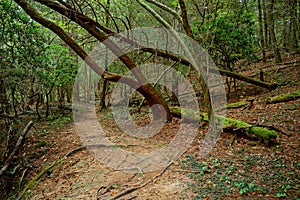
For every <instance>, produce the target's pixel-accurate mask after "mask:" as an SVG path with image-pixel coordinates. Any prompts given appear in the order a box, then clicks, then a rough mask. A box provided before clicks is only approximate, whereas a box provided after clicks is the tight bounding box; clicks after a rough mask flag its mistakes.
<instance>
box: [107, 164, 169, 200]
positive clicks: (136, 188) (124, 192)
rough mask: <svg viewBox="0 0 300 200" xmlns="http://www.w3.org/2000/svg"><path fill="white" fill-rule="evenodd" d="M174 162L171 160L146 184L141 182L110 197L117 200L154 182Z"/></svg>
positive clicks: (111, 199) (110, 199)
mask: <svg viewBox="0 0 300 200" xmlns="http://www.w3.org/2000/svg"><path fill="white" fill-rule="evenodd" d="M172 164H174V162H173V161H171V162H169V164H168V165H167V166H166V167H165V168H164V169H163V170H162V171H161V172H160V173H159V174H157V175H156V176H154V177H153V178H152V179H150V180H148V181H147V182H145V183H144V184H141V185H139V186H135V187H131V188H128V189H126V190H123V191H122V192H120V193H118V194H116V195H115V196H113V197H111V198H109V200H115V199H118V198H120V197H122V196H124V195H126V194H129V193H132V192H134V191H135V190H138V189H140V188H143V187H145V186H146V185H148V184H149V183H151V182H153V181H154V180H155V179H157V178H158V177H159V176H161V175H162V174H163V173H165V171H167V169H168V168H169V167H170V166H171V165H172Z"/></svg>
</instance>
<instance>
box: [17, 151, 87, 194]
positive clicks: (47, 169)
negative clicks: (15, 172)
mask: <svg viewBox="0 0 300 200" xmlns="http://www.w3.org/2000/svg"><path fill="white" fill-rule="evenodd" d="M83 148H85V146H81V147H78V148H76V149H73V150H71V151H69V152H68V153H66V154H65V155H64V156H63V157H62V158H61V159H58V160H56V161H54V162H53V163H52V164H51V165H50V166H48V167H46V168H44V169H43V170H42V171H41V172H40V173H38V174H37V175H36V176H35V177H33V179H31V181H29V183H28V184H27V185H26V186H25V187H24V189H23V190H22V191H21V192H20V193H19V195H18V197H17V200H19V199H21V198H22V196H23V195H24V194H25V193H26V191H27V190H30V189H32V188H33V187H34V186H36V184H37V181H38V180H39V179H40V178H41V177H42V176H43V175H44V174H45V173H47V172H48V171H50V170H52V169H53V168H54V167H55V166H56V165H58V164H59V163H61V162H62V161H63V160H64V159H66V158H67V157H68V156H70V155H72V154H73V153H75V152H78V151H80V150H81V149H83Z"/></svg>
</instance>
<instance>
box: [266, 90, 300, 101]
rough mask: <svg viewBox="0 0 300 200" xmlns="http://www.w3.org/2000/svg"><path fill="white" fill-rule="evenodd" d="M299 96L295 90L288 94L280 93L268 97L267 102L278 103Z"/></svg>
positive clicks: (299, 92)
mask: <svg viewBox="0 0 300 200" xmlns="http://www.w3.org/2000/svg"><path fill="white" fill-rule="evenodd" d="M299 98H300V91H295V92H292V93H289V94H281V95H278V96H274V97H269V98H268V99H267V103H279V102H284V101H291V100H296V99H299Z"/></svg>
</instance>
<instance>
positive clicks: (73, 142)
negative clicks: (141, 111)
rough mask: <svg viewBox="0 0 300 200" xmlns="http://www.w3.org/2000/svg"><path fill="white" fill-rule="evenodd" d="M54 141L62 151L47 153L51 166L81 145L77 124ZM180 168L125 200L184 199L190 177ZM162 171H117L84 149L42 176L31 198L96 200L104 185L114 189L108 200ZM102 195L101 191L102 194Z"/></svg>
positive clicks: (175, 167) (171, 170)
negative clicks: (131, 198)
mask: <svg viewBox="0 0 300 200" xmlns="http://www.w3.org/2000/svg"><path fill="white" fill-rule="evenodd" d="M55 141H56V146H57V147H60V148H53V149H51V150H50V152H49V153H48V160H49V163H50V160H54V159H56V158H58V157H61V156H63V155H64V153H65V152H68V151H70V150H71V149H75V148H76V147H78V146H80V145H81V141H80V138H79V137H78V135H77V134H76V129H75V127H74V125H69V126H68V127H67V128H66V129H65V130H64V131H61V132H60V137H59V138H56V139H55ZM154 146H155V144H154ZM63 148H64V149H63ZM51 155H52V156H51ZM51 157H52V158H51ZM179 169H180V166H178V165H176V164H175V165H172V166H171V167H170V168H169V169H168V170H167V171H166V172H165V173H164V174H163V175H162V176H160V177H159V178H157V179H156V180H154V182H153V183H150V184H148V185H147V186H145V187H144V188H141V189H139V190H137V191H136V192H133V193H132V194H130V195H126V196H125V197H126V198H123V199H130V197H136V198H135V199H179V198H180V197H181V196H182V197H183V195H184V194H185V191H184V190H185V188H186V186H187V185H186V182H187V181H188V178H187V176H186V175H184V174H183V173H181V172H178V170H179ZM176 171H177V172H176ZM159 172H160V170H157V171H154V172H151V173H141V172H139V171H138V170H133V171H130V172H129V171H115V170H114V169H112V168H109V167H107V166H105V165H103V164H102V163H101V162H100V161H99V160H97V159H96V158H95V157H94V156H93V155H92V154H91V153H89V152H88V150H86V149H84V150H81V151H79V152H77V153H75V154H73V155H72V156H70V157H68V158H67V159H66V160H65V161H64V162H63V164H61V165H60V166H57V167H56V168H55V169H54V170H53V171H52V173H51V174H50V175H47V176H45V177H43V178H42V179H41V180H40V182H39V184H38V185H37V186H36V187H35V188H34V189H33V190H32V191H31V195H30V196H31V197H32V198H33V199H96V194H97V190H98V189H99V188H100V187H101V186H105V187H106V186H112V189H111V191H110V192H108V193H107V194H105V195H104V196H103V197H104V198H103V199H106V198H108V197H110V196H113V195H116V194H117V193H118V192H120V191H122V190H125V189H127V188H129V187H132V186H137V184H140V183H143V182H146V181H148V180H150V179H151V178H152V177H154V176H155V175H156V174H158V173H159ZM101 192H102V191H99V193H101ZM99 195H100V194H99ZM105 197H106V198H105ZM120 199H122V198H120Z"/></svg>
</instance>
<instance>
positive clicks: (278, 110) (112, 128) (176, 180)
mask: <svg viewBox="0 0 300 200" xmlns="http://www.w3.org/2000/svg"><path fill="white" fill-rule="evenodd" d="M290 63H296V64H293V65H291V64H290ZM299 63H300V59H299V57H298V58H291V59H289V60H286V61H285V62H284V63H281V64H280V65H271V64H270V66H269V67H268V68H267V69H268V70H267V71H266V72H265V77H266V78H267V80H268V81H272V80H273V81H276V82H280V83H284V85H282V86H280V87H278V88H277V89H276V90H274V91H268V90H265V89H261V88H258V87H254V86H251V85H248V84H244V83H238V86H239V87H238V89H237V91H235V92H234V93H232V97H231V99H230V102H238V101H241V100H244V99H248V98H250V97H253V98H254V102H253V105H252V106H251V107H250V108H245V107H243V108H235V109H227V117H231V118H234V119H239V120H242V121H245V122H248V123H251V124H263V125H268V126H276V127H280V129H282V130H284V133H278V138H277V139H276V142H275V143H274V144H269V145H266V144H262V143H261V142H260V141H256V140H253V139H251V138H248V137H247V136H245V135H243V134H242V133H239V132H238V131H237V132H223V133H222V134H221V136H220V137H219V139H218V141H217V144H216V145H215V147H214V148H213V150H212V151H211V152H210V153H209V154H208V155H207V156H206V157H205V158H203V159H197V150H198V148H199V145H200V144H199V140H200V139H201V137H203V132H205V130H199V136H198V137H197V138H196V139H195V141H194V143H193V145H192V147H191V148H190V149H189V150H188V151H187V152H186V153H185V154H184V155H183V156H182V157H181V158H180V159H179V160H177V161H176V162H174V164H172V165H171V166H169V167H168V168H167V169H166V171H164V172H163V173H161V174H160V172H161V171H160V170H158V171H154V172H149V173H143V172H141V171H138V170H137V171H116V170H114V169H112V168H110V167H107V166H105V165H103V164H101V162H100V161H98V160H97V159H96V158H95V157H94V156H93V155H92V154H90V153H89V151H88V150H86V149H85V148H84V149H81V150H79V151H77V152H74V153H73V154H72V155H70V156H68V157H67V158H66V159H64V160H63V161H62V162H61V163H60V164H59V165H57V166H55V167H54V168H53V169H52V170H51V171H50V172H49V173H47V174H45V175H44V176H43V177H42V178H41V179H40V180H39V181H38V184H37V185H36V186H35V187H34V188H33V189H31V190H30V191H28V192H27V193H26V195H25V196H27V197H29V198H32V199H97V197H98V199H109V198H111V197H112V196H114V195H117V194H118V193H120V192H122V191H124V190H126V189H128V188H131V187H134V186H139V185H141V184H143V183H145V182H147V181H148V180H151V179H152V178H153V177H154V176H156V175H158V174H160V175H159V176H158V177H157V178H155V179H153V181H152V182H150V183H149V184H147V185H146V186H144V187H142V188H139V189H137V190H135V191H133V192H131V193H129V194H127V195H124V196H122V197H120V198H119V199H141V200H145V199H149V200H152V199H153V200H156V199H170V200H173V199H193V198H194V199H225V198H226V199H228V198H230V199H274V198H287V199H300V192H299V191H300V156H299V155H300V123H299V121H300V99H298V100H293V101H289V102H285V103H277V104H266V103H265V100H266V98H267V97H270V96H274V95H277V94H282V93H289V92H292V91H296V90H299V89H300V80H299V77H300V65H299ZM262 67H263V66H262V65H255V66H252V67H251V71H249V70H248V71H246V70H244V71H241V73H244V74H247V75H249V74H253V73H255V72H259V70H258V69H260V68H262ZM135 117H136V119H137V121H138V122H140V123H144V121H145V118H144V115H136V116H135ZM99 121H100V123H101V124H102V125H103V128H104V130H105V133H106V136H107V137H108V138H109V139H110V140H111V141H113V142H115V143H117V144H120V145H121V146H122V145H123V146H124V148H126V150H130V151H136V152H142V151H148V150H149V151H150V150H151V149H157V148H158V147H160V146H163V145H164V144H167V143H168V142H169V141H170V140H171V139H172V137H173V136H174V132H176V130H177V128H178V126H179V125H178V124H179V119H177V118H174V120H173V121H172V122H171V123H168V124H167V125H166V127H164V129H163V131H162V132H160V133H159V134H157V135H156V136H154V137H152V138H147V139H140V138H134V137H130V136H128V135H126V134H124V133H122V132H121V131H120V130H119V128H118V127H117V125H116V124H115V123H114V121H113V118H112V117H111V114H110V112H109V111H105V112H101V113H100V114H99ZM25 142H26V145H24V148H23V149H22V152H23V155H22V156H23V157H24V160H25V161H27V162H30V168H29V169H28V170H27V172H26V174H25V178H24V180H23V183H25V182H28V181H30V180H31V179H32V178H33V177H34V176H35V175H36V174H38V173H39V172H40V171H42V170H43V169H44V168H45V167H47V166H49V165H51V164H52V163H53V162H55V161H56V160H58V159H60V158H62V157H63V156H64V155H65V154H66V153H68V152H70V151H72V150H73V149H76V148H78V147H81V146H82V142H81V140H80V137H79V136H78V135H77V131H76V128H75V126H74V123H73V121H72V115H71V113H70V114H65V115H64V116H60V115H52V116H51V117H50V118H48V119H44V120H42V121H40V122H39V123H38V124H35V129H32V130H31V131H30V133H29V134H28V136H27V138H26V141H25ZM25 161H24V162H25ZM106 189H107V190H106ZM105 190H106V191H105Z"/></svg>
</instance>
